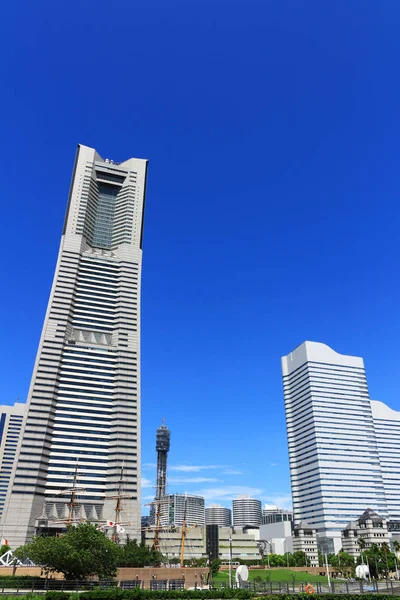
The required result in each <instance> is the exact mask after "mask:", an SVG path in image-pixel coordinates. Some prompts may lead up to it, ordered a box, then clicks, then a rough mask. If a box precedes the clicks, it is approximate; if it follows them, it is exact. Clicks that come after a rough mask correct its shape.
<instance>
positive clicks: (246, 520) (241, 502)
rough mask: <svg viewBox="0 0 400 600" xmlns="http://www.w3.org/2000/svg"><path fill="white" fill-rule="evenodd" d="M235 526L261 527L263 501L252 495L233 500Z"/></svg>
mask: <svg viewBox="0 0 400 600" xmlns="http://www.w3.org/2000/svg"><path fill="white" fill-rule="evenodd" d="M232 509H233V511H232V512H233V526H234V527H260V525H261V522H262V509H261V501H260V500H256V499H255V498H251V497H250V496H240V497H239V498H236V499H235V500H232Z"/></svg>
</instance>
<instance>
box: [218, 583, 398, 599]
mask: <svg viewBox="0 0 400 600" xmlns="http://www.w3.org/2000/svg"><path fill="white" fill-rule="evenodd" d="M307 585H308V584H307V583H299V582H296V581H261V582H256V581H251V582H242V583H241V585H240V588H241V589H246V590H251V591H253V592H255V593H257V594H304V593H305V592H306V587H307ZM310 585H311V586H312V587H313V588H314V592H313V593H315V594H374V593H375V594H390V595H396V596H400V581H397V580H391V579H385V580H379V581H371V582H369V581H343V580H334V579H332V580H331V582H330V586H329V585H328V583H324V582H320V581H316V582H310ZM213 587H214V588H215V589H217V586H213ZM228 587H229V586H228V585H227V584H224V583H222V584H221V585H220V586H218V589H226V588H228ZM310 595H311V594H310Z"/></svg>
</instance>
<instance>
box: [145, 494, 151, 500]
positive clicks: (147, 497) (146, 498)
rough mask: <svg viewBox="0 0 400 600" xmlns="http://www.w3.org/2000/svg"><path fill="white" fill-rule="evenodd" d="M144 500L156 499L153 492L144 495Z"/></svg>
mask: <svg viewBox="0 0 400 600" xmlns="http://www.w3.org/2000/svg"><path fill="white" fill-rule="evenodd" d="M142 500H154V496H152V495H151V494H150V495H149V496H142Z"/></svg>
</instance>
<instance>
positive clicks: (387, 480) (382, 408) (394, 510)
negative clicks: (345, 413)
mask: <svg viewBox="0 0 400 600" xmlns="http://www.w3.org/2000/svg"><path fill="white" fill-rule="evenodd" d="M371 407H372V418H373V421H374V426H375V434H376V440H377V444H378V453H379V460H380V463H381V470H382V479H383V487H384V489H385V497H386V505H387V509H388V513H389V519H390V521H397V522H398V524H399V526H400V411H398V410H393V409H391V408H389V406H387V405H386V404H384V403H383V402H378V401H377V400H371Z"/></svg>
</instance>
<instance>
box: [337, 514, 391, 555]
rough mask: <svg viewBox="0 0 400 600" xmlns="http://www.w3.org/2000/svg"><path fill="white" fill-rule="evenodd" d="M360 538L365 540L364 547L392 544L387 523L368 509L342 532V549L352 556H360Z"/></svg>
mask: <svg viewBox="0 0 400 600" xmlns="http://www.w3.org/2000/svg"><path fill="white" fill-rule="evenodd" d="M360 538H362V539H363V540H364V547H365V548H366V549H368V548H370V547H371V546H372V544H376V545H377V546H382V544H384V543H387V544H389V543H390V539H391V534H390V532H389V531H388V527H387V522H386V520H385V519H382V517H380V516H379V515H378V514H377V513H376V512H375V511H373V510H371V509H370V508H367V510H365V511H364V512H363V514H362V515H361V516H360V517H359V518H358V519H357V520H356V521H355V522H350V523H348V524H347V525H346V527H345V529H344V530H343V531H342V547H343V550H344V551H345V552H348V553H349V554H351V556H354V557H357V556H359V555H360V552H361V548H360Z"/></svg>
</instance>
